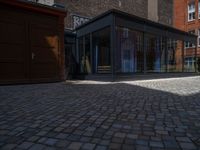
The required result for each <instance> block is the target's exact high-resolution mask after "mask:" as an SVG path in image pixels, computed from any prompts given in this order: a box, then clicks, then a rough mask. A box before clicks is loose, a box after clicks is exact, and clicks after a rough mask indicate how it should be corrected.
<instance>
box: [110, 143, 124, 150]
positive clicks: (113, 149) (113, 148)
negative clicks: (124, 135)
mask: <svg viewBox="0 0 200 150" xmlns="http://www.w3.org/2000/svg"><path fill="white" fill-rule="evenodd" d="M109 149H110V150H118V149H121V144H117V143H110V145H109Z"/></svg>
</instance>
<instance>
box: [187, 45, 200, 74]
mask: <svg viewBox="0 0 200 150" xmlns="http://www.w3.org/2000/svg"><path fill="white" fill-rule="evenodd" d="M188 43H190V44H191V45H192V46H191V47H186V48H185V49H184V72H195V63H196V61H195V51H196V48H195V44H193V43H191V42H188ZM197 69H198V61H197Z"/></svg>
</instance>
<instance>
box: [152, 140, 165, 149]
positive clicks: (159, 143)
mask: <svg viewBox="0 0 200 150" xmlns="http://www.w3.org/2000/svg"><path fill="white" fill-rule="evenodd" d="M150 146H151V147H158V148H164V145H163V143H162V142H157V141H150Z"/></svg>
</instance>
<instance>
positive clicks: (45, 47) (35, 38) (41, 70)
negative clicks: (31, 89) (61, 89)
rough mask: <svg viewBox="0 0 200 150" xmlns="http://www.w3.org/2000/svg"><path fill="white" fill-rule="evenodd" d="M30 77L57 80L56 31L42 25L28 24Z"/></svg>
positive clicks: (32, 78)
mask: <svg viewBox="0 0 200 150" xmlns="http://www.w3.org/2000/svg"><path fill="white" fill-rule="evenodd" d="M30 39H31V40H30V41H31V44H30V50H31V53H30V57H31V63H30V65H31V67H30V78H31V80H32V81H34V80H42V81H45V80H47V81H48V80H49V81H54V80H58V76H59V75H58V33H57V32H56V31H55V29H52V28H48V27H47V26H44V25H38V24H31V25H30Z"/></svg>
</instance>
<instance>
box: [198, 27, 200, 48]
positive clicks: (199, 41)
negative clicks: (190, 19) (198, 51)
mask: <svg viewBox="0 0 200 150" xmlns="http://www.w3.org/2000/svg"><path fill="white" fill-rule="evenodd" d="M198 46H199V47H200V29H199V31H198Z"/></svg>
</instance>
